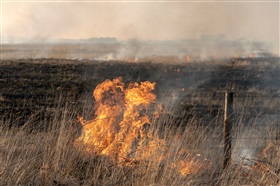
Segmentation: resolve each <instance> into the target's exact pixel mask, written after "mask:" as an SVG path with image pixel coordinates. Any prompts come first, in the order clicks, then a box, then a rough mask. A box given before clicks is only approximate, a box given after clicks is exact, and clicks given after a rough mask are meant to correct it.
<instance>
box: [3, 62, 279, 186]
mask: <svg viewBox="0 0 280 186" xmlns="http://www.w3.org/2000/svg"><path fill="white" fill-rule="evenodd" d="M278 62H279V58H255V59H234V60H225V61H207V62H201V63H197V62H196V63H186V64H172V63H153V62H149V61H146V62H141V63H128V62H125V61H96V60H91V61H90V60H70V59H55V58H48V59H43V58H41V59H13V60H2V63H1V64H0V71H1V73H0V81H1V92H0V93H1V94H0V109H1V110H0V113H1V115H2V116H1V120H0V139H1V140H0V153H1V154H0V164H1V167H0V183H1V185H32V184H35V185H278V184H280V181H279V180H280V161H279V159H280V152H279V147H280V144H279V140H280V139H279V138H280V136H279V135H280V132H279V130H280V128H279V127H280V126H279V125H280V120H279V93H280V92H279V87H280V83H279V82H280V81H279V70H280V69H279V68H280V67H279V63H278ZM115 77H122V78H123V81H124V82H125V83H128V82H141V81H146V80H148V81H151V82H156V83H157V85H156V89H155V91H154V92H155V94H156V96H157V100H158V102H160V103H162V104H163V107H164V111H163V112H162V113H161V115H160V117H159V118H156V117H153V114H152V112H153V111H154V110H151V111H150V112H151V114H150V116H151V119H152V128H151V129H150V130H153V131H157V135H159V136H160V138H161V139H163V140H164V141H166V142H167V146H168V147H169V148H170V149H172V150H170V151H169V152H168V154H167V155H166V156H167V158H166V159H165V161H160V160H158V159H157V158H154V159H151V160H149V161H136V162H130V164H131V166H127V165H126V164H118V163H116V162H114V161H113V160H112V159H110V158H109V157H107V156H100V155H95V154H87V153H85V152H84V151H83V150H82V148H79V147H78V146H77V145H75V140H76V139H77V138H78V137H79V136H80V135H81V125H80V124H79V122H78V121H77V116H79V115H80V116H83V117H84V118H85V119H87V118H93V117H94V103H95V101H94V99H93V98H92V92H93V90H94V88H95V87H96V86H97V85H98V84H99V83H101V82H103V81H104V80H106V79H113V78H115ZM229 84H231V85H232V86H233V87H234V91H235V94H234V95H235V97H234V111H235V112H234V113H235V117H234V118H235V120H234V123H233V134H232V138H233V153H232V163H231V165H230V166H229V167H228V168H227V169H225V170H223V169H222V159H223V144H222V131H223V128H222V125H223V102H224V101H223V100H224V97H223V96H224V91H225V89H226V87H227V86H228V85H229ZM178 136H180V137H178ZM178 149H187V150H188V151H189V152H190V153H191V154H199V156H196V158H195V159H193V160H192V161H194V162H198V163H199V166H198V167H197V171H195V173H193V174H187V175H182V174H180V172H179V171H178V170H176V169H173V168H172V167H170V165H171V164H172V163H173V162H174V159H176V158H178V157H179V156H181V155H179V150H178ZM183 156H184V158H185V159H188V158H189V155H188V154H185V155H183ZM132 165H133V166H132Z"/></svg>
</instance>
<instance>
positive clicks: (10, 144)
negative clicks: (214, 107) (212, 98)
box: [0, 78, 280, 185]
mask: <svg viewBox="0 0 280 186" xmlns="http://www.w3.org/2000/svg"><path fill="white" fill-rule="evenodd" d="M155 85H156V84H155V83H151V82H142V83H130V84H128V85H126V84H125V83H124V82H123V81H122V80H121V79H120V78H116V79H114V80H106V81H104V82H103V83H101V84H99V85H98V86H97V87H96V89H95V91H94V98H95V100H96V101H95V105H93V104H91V103H90V102H88V103H87V101H86V102H85V103H86V104H88V105H85V108H87V110H91V111H93V110H94V114H95V116H94V118H91V117H90V119H89V120H85V119H82V118H80V119H79V120H78V119H77V116H78V114H77V111H76V108H75V107H71V106H68V107H67V106H66V107H63V108H62V107H59V106H58V107H57V108H56V111H55V116H54V117H53V119H52V120H51V121H46V123H45V125H46V126H47V127H46V128H47V129H46V130H45V131H44V132H38V131H36V130H33V127H34V126H35V125H34V122H36V121H32V117H30V119H29V120H28V121H27V122H25V124H24V125H23V126H22V127H20V128H18V127H17V128H9V127H8V126H10V123H9V121H7V120H5V121H4V120H2V121H1V125H0V126H1V128H0V138H1V140H0V149H1V151H0V163H1V167H0V183H1V185H30V184H35V185H61V184H62V185H63V184H64V185H203V184H204V185H216V184H219V185H245V184H246V185H277V184H279V180H280V179H279V170H280V169H279V165H280V162H279V159H280V158H279V157H280V154H279V139H278V140H277V135H278V134H277V132H275V130H274V128H275V126H273V125H267V128H266V129H265V130H266V131H267V133H266V134H267V136H266V138H265V139H266V140H265V141H262V142H263V144H265V145H268V146H264V147H263V145H260V144H259V141H256V140H254V139H257V138H252V139H251V141H248V142H246V143H245V142H242V141H239V140H236V141H235V143H234V146H235V149H238V148H239V147H240V145H243V144H250V145H256V146H258V147H260V149H259V150H257V148H254V150H255V152H254V153H255V154H252V153H251V151H250V150H249V149H248V148H245V147H242V148H243V151H244V153H243V154H238V155H236V157H238V158H239V159H238V158H236V159H233V161H232V164H231V165H230V166H229V167H228V168H227V169H226V170H222V158H223V156H222V144H221V141H222V139H221V131H222V128H221V124H220V123H219V122H220V121H218V120H213V121H212V122H209V124H208V125H207V126H199V125H198V123H197V121H196V120H195V119H194V118H193V119H192V118H186V119H181V120H180V121H179V122H180V123H179V124H177V125H176V126H175V125H174V123H178V118H177V117H175V116H170V115H166V114H164V113H166V112H172V110H169V111H164V110H162V109H161V110H160V112H157V113H156V114H155V112H154V111H155V110H154V109H151V107H152V106H153V104H154V103H155V101H156V96H155V95H154V93H153V90H154V87H155ZM64 101H65V100H63V99H62V98H60V99H59V102H64ZM58 105H67V104H58ZM155 107H156V108H158V107H157V106H155ZM156 111H158V110H156ZM190 112H191V110H190ZM87 114H88V115H92V113H87ZM19 119H20V118H19ZM240 120H241V119H240ZM255 121H256V120H255ZM255 121H254V120H251V123H250V122H249V124H248V126H249V127H248V126H247V127H248V129H250V130H244V128H240V127H241V126H243V125H235V126H236V128H235V129H234V130H235V134H236V139H237V138H238V136H241V135H246V136H247V137H252V136H254V132H255V131H259V130H257V127H259V125H257V124H255V123H254V122H255ZM276 122H279V120H276ZM80 124H82V125H80ZM278 137H279V136H278ZM242 139H243V140H245V138H242ZM248 140H250V139H248ZM238 145H239V147H238ZM261 147H263V148H261ZM243 151H242V152H243ZM245 151H246V152H245ZM241 160H242V161H241Z"/></svg>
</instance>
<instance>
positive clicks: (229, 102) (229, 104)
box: [223, 91, 233, 169]
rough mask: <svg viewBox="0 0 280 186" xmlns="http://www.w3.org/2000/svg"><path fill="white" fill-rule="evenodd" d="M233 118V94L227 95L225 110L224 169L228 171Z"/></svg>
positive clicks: (227, 92)
mask: <svg viewBox="0 0 280 186" xmlns="http://www.w3.org/2000/svg"><path fill="white" fill-rule="evenodd" d="M232 118H233V92H229V91H226V93H225V110H224V162H223V169H226V168H227V167H228V166H229V164H230V160H231V129H232Z"/></svg>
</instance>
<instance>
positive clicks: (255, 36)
mask: <svg viewBox="0 0 280 186" xmlns="http://www.w3.org/2000/svg"><path fill="white" fill-rule="evenodd" d="M278 5H279V2H278V3H277V2H275V3H265V2H260V3H257V2H246V3H245V2H236V3H234V2H232V3H228V2H227V3H222V2H217V3H207V2H204V3H191V2H188V3H187V2H185V3H174V2H166V3H160V2H154V3H141V2H138V3H136V2H130V3H129V2H128V3H117V2H112V3H102V2H99V3H79V2H76V3H74V2H69V3H46V2H36V3H24V2H17V3H15V2H13V3H12V2H10V3H9V2H5V3H3V12H2V15H3V18H2V27H3V30H2V32H3V41H4V42H7V43H11V42H16V43H18V42H48V41H49V40H51V39H61V38H69V39H84V38H92V37H115V38H118V39H120V40H129V39H131V38H135V40H138V41H142V40H183V39H199V38H201V37H202V36H203V35H220V34H222V35H224V36H225V37H226V38H228V40H231V41H238V40H240V39H241V40H246V41H251V42H252V41H257V42H262V43H268V44H269V45H270V46H269V47H270V49H271V52H273V53H275V54H278V52H279V6H278ZM14 12H17V14H15V13H14ZM135 40H134V41H135ZM205 42H206V43H205V45H206V46H207V47H208V46H210V47H211V45H212V43H211V42H210V43H207V41H205ZM132 43H134V42H132ZM128 45H130V44H128ZM137 45H138V44H137ZM132 48H133V50H139V49H138V48H137V47H136V48H137V49H134V48H135V47H134V46H132ZM205 50H206V49H204V48H203V49H201V53H202V55H203V53H204V52H205ZM140 52H141V51H140ZM121 53H122V52H121Z"/></svg>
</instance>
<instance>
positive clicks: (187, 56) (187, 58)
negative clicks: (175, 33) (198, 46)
mask: <svg viewBox="0 0 280 186" xmlns="http://www.w3.org/2000/svg"><path fill="white" fill-rule="evenodd" d="M185 60H186V62H187V63H189V62H190V61H191V58H190V56H189V55H186V57H185Z"/></svg>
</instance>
